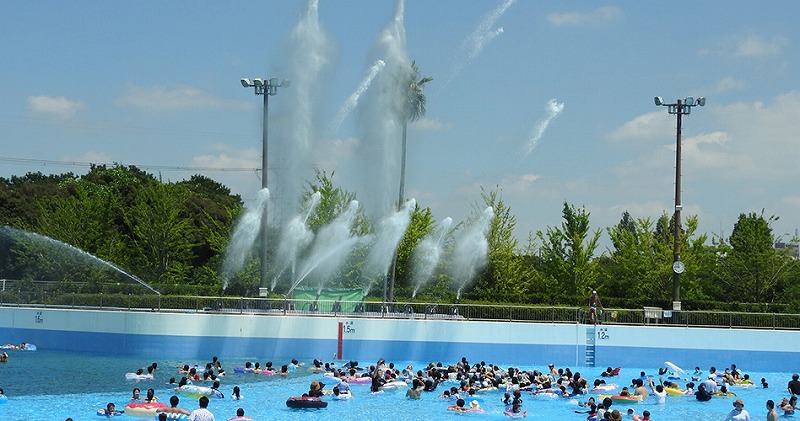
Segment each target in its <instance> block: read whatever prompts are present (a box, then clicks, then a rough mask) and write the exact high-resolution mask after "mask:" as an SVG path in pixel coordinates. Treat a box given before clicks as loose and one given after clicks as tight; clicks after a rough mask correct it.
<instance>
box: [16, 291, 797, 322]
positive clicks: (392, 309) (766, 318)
mask: <svg viewBox="0 0 800 421" xmlns="http://www.w3.org/2000/svg"><path fill="white" fill-rule="evenodd" d="M0 306H3V307H46V308H70V309H100V310H107V311H123V310H124V311H157V312H174V313H220V314H255V315H307V316H320V317H342V316H345V317H365V318H392V319H419V320H453V321H457V320H479V321H502V322H521V323H566V324H578V323H587V322H588V317H587V312H586V309H583V308H579V307H558V306H522V305H481V304H453V303H420V302H391V303H384V302H379V301H335V300H307V299H306V300H296V299H289V298H245V297H198V296H172V295H160V296H159V295H134V294H128V295H126V294H74V293H73V294H64V293H55V292H49V293H45V292H42V291H37V292H35V293H29V294H25V293H19V292H15V293H8V292H7V291H6V292H2V293H0ZM598 322H599V323H600V324H606V325H647V326H685V327H716V328H748V329H786V330H800V315H798V314H782V313H745V312H722V311H669V310H662V309H660V308H657V307H645V308H639V309H616V308H607V309H604V310H603V311H602V312H601V314H599V315H598Z"/></svg>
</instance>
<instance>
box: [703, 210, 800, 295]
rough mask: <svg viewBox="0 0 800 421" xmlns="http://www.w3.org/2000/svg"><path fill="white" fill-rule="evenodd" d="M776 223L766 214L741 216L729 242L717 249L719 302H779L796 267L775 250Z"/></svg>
mask: <svg viewBox="0 0 800 421" xmlns="http://www.w3.org/2000/svg"><path fill="white" fill-rule="evenodd" d="M777 219H778V218H777V217H775V216H771V217H769V218H765V217H764V213H763V211H762V213H761V214H756V213H755V212H751V213H748V214H744V213H742V214H740V215H739V219H738V220H737V221H736V224H735V225H734V227H733V232H732V233H731V236H730V238H729V239H728V242H727V243H725V242H722V243H720V244H719V246H718V255H719V272H718V278H717V282H719V284H720V285H721V286H722V288H721V289H720V291H719V292H720V293H722V296H721V297H719V298H720V299H723V300H733V301H738V302H756V303H762V302H763V303H772V302H774V301H776V300H777V299H779V298H780V297H779V293H780V292H781V291H782V290H783V289H784V287H785V284H786V283H787V281H788V279H789V275H790V272H789V270H790V269H791V268H792V266H793V265H792V259H791V258H790V257H788V256H786V255H785V254H783V253H779V252H777V251H776V250H775V249H774V248H773V244H774V243H775V237H774V235H773V233H772V227H771V225H770V224H771V223H772V222H773V221H775V220H777Z"/></svg>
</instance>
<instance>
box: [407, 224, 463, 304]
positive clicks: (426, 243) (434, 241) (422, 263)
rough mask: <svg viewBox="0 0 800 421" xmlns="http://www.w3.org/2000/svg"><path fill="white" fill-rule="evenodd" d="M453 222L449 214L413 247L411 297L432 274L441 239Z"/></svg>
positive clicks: (437, 261)
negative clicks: (437, 226)
mask: <svg viewBox="0 0 800 421" xmlns="http://www.w3.org/2000/svg"><path fill="white" fill-rule="evenodd" d="M452 224H453V218H450V217H449V216H448V217H447V218H445V219H444V220H443V221H442V224H441V225H440V226H439V228H438V229H436V230H434V231H432V232H431V233H430V234H428V235H426V236H425V238H423V239H422V241H420V242H419V244H417V247H416V248H414V254H413V256H412V262H413V265H414V266H413V267H414V269H413V274H412V276H411V280H412V282H413V285H414V291H413V292H412V294H411V299H412V300H413V299H414V297H416V296H417V291H419V290H420V288H422V287H423V286H425V284H426V283H427V282H428V281H429V280H430V279H431V276H433V271H434V270H435V269H436V266H437V265H438V264H439V259H440V256H441V254H442V241H443V240H444V238H445V236H446V235H447V232H448V230H449V229H450V225H452Z"/></svg>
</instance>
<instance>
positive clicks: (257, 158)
mask: <svg viewBox="0 0 800 421" xmlns="http://www.w3.org/2000/svg"><path fill="white" fill-rule="evenodd" d="M211 149H212V150H213V152H214V153H212V154H205V155H197V156H194V157H192V165H193V166H197V167H205V168H220V169H222V168H261V149H260V148H245V149H235V148H232V147H230V146H228V145H225V144H215V145H212V146H211Z"/></svg>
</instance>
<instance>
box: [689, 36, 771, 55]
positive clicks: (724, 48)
mask: <svg viewBox="0 0 800 421" xmlns="http://www.w3.org/2000/svg"><path fill="white" fill-rule="evenodd" d="M784 45H786V39H785V38H783V37H775V38H773V39H772V40H765V39H763V38H761V37H760V36H758V35H754V34H750V35H748V36H747V37H745V38H732V39H729V40H727V41H724V42H722V43H721V44H720V45H717V46H715V47H710V48H701V49H700V50H698V52H697V54H698V55H701V56H723V57H747V58H752V57H764V56H774V55H778V54H780V53H782V52H783V47H784Z"/></svg>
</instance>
